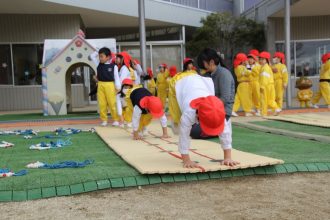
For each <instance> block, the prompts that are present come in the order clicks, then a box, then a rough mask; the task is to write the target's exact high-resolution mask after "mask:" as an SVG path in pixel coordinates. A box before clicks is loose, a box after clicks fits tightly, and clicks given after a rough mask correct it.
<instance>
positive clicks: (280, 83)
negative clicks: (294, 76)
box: [272, 52, 288, 109]
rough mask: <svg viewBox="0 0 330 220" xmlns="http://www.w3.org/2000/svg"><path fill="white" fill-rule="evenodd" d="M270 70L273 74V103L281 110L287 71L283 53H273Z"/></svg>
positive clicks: (286, 82) (286, 84) (286, 83)
mask: <svg viewBox="0 0 330 220" xmlns="http://www.w3.org/2000/svg"><path fill="white" fill-rule="evenodd" d="M272 70H273V73H274V86H275V101H276V103H277V105H278V107H279V108H281V109H282V107H283V96H284V91H285V90H286V88H287V86H288V70H287V68H286V65H285V55H284V53H281V52H276V53H274V56H273V66H272Z"/></svg>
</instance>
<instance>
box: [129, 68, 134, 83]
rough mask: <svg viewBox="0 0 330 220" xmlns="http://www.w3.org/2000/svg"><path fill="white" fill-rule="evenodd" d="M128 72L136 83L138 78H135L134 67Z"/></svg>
mask: <svg viewBox="0 0 330 220" xmlns="http://www.w3.org/2000/svg"><path fill="white" fill-rule="evenodd" d="M128 70H129V73H130V75H131V80H133V81H135V80H136V77H135V74H134V69H133V68H132V67H129V68H128Z"/></svg>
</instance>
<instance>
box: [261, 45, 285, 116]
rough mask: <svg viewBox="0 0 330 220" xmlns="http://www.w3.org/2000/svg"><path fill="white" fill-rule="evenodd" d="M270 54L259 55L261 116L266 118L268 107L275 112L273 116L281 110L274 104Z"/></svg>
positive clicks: (262, 53)
mask: <svg viewBox="0 0 330 220" xmlns="http://www.w3.org/2000/svg"><path fill="white" fill-rule="evenodd" d="M269 60H270V53H268V52H265V51H264V52H261V53H260V54H259V63H260V65H261V69H260V95H261V102H260V103H261V114H262V116H267V111H268V107H270V108H272V109H273V110H274V111H275V115H278V114H279V113H280V112H281V109H280V108H279V107H278V106H277V103H276V102H275V88H274V76H273V71H272V69H271V68H270V66H269Z"/></svg>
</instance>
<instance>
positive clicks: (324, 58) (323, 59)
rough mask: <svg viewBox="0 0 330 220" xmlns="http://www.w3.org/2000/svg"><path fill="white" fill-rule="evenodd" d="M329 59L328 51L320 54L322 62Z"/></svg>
mask: <svg viewBox="0 0 330 220" xmlns="http://www.w3.org/2000/svg"><path fill="white" fill-rule="evenodd" d="M328 59H330V53H326V54H323V55H322V63H323V64H324V63H326V62H327V61H328Z"/></svg>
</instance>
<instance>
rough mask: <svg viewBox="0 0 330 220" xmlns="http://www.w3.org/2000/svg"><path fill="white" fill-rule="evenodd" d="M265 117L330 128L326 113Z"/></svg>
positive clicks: (329, 118) (328, 115)
mask: <svg viewBox="0 0 330 220" xmlns="http://www.w3.org/2000/svg"><path fill="white" fill-rule="evenodd" d="M265 118H266V119H270V120H277V121H288V122H293V123H297V124H303V125H313V126H319V127H326V128H330V114H328V113H318V114H315V113H304V114H294V115H279V116H267V117H265Z"/></svg>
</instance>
